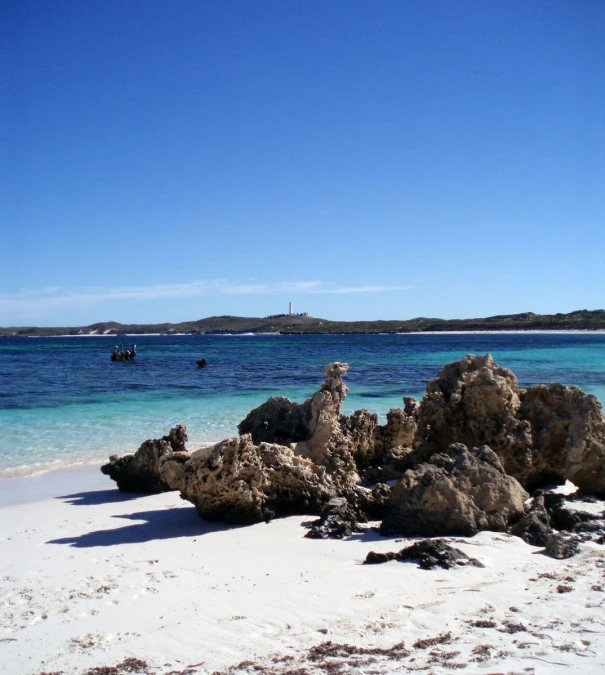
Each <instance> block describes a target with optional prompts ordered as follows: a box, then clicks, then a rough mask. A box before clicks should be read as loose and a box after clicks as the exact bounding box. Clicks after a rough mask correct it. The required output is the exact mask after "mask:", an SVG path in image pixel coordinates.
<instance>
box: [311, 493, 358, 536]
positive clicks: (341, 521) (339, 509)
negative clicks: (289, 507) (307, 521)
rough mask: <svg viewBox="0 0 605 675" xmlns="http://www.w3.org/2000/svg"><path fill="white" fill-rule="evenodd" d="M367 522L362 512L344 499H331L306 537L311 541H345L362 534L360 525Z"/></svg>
mask: <svg viewBox="0 0 605 675" xmlns="http://www.w3.org/2000/svg"><path fill="white" fill-rule="evenodd" d="M365 522H367V520H366V517H365V515H364V513H363V512H362V511H360V510H359V509H357V508H355V507H354V506H352V505H351V504H350V503H349V502H348V501H347V500H346V499H345V498H344V497H338V498H335V499H331V500H330V501H329V502H328V503H327V504H326V505H325V506H324V507H323V509H322V511H321V514H320V518H319V520H316V521H315V522H314V523H312V525H311V529H310V530H309V532H307V534H306V535H305V537H307V538H309V539H327V538H330V539H343V538H344V537H350V536H351V535H352V534H353V533H355V532H361V531H362V528H361V527H360V526H359V523H365Z"/></svg>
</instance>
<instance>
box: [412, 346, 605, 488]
mask: <svg viewBox="0 0 605 675" xmlns="http://www.w3.org/2000/svg"><path fill="white" fill-rule="evenodd" d="M415 419H416V421H417V429H416V435H415V438H414V443H413V445H414V452H413V453H412V454H410V455H408V456H406V462H408V464H414V463H417V462H419V461H423V460H425V459H427V458H428V457H430V456H431V455H433V454H435V453H439V452H443V451H444V450H445V449H446V448H447V447H448V446H449V444H451V443H464V444H465V445H467V446H468V447H477V446H480V445H488V446H489V447H490V448H491V449H492V450H493V451H494V452H495V453H496V454H497V455H498V456H499V457H500V459H501V461H502V464H503V466H504V469H505V471H506V473H508V474H509V475H511V476H514V477H515V478H516V479H517V480H518V481H519V482H520V483H521V484H522V485H523V486H524V487H525V488H527V489H534V488H536V487H540V486H541V485H544V484H547V483H549V482H553V481H554V482H558V483H562V482H564V481H565V480H570V481H572V482H573V483H574V484H575V485H577V486H578V487H579V488H580V489H581V490H583V491H585V492H587V493H591V494H596V495H601V496H605V421H604V419H603V415H602V411H601V405H600V403H599V402H598V401H597V399H596V398H595V397H594V396H591V395H589V394H585V393H584V392H582V391H581V390H579V389H577V388H576V387H565V386H563V385H561V384H551V385H548V386H545V385H540V386H538V387H531V388H528V389H526V390H524V389H520V388H519V386H518V382H517V378H516V376H515V375H514V373H513V372H512V371H510V370H508V369H507V368H502V367H500V366H498V364H496V363H495V362H494V360H493V359H492V357H491V356H490V355H489V354H486V355H485V356H473V355H468V356H465V357H464V358H463V359H462V360H460V361H457V362H455V363H451V364H449V365H447V366H445V367H444V368H443V370H442V371H441V372H440V373H439V375H438V376H437V378H435V379H434V380H432V381H431V382H429V384H428V385H427V394H426V395H425V396H424V398H423V399H422V401H421V403H420V405H419V408H418V410H417V412H416V413H415Z"/></svg>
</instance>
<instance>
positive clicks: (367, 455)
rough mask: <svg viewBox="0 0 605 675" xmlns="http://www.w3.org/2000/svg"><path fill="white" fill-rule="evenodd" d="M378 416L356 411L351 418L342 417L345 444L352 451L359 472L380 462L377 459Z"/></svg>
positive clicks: (365, 411) (364, 411)
mask: <svg viewBox="0 0 605 675" xmlns="http://www.w3.org/2000/svg"><path fill="white" fill-rule="evenodd" d="M378 428H379V427H378V415H375V414H373V413H369V412H368V411H367V410H356V411H355V412H354V413H353V414H352V415H351V417H344V416H343V417H341V429H342V433H343V437H344V439H343V440H344V443H345V444H346V446H347V447H348V448H349V449H350V452H351V454H352V455H353V459H354V460H355V465H356V467H357V469H358V470H360V469H363V467H366V466H368V465H369V464H372V463H375V462H376V461H380V459H377V457H376V433H377V430H378Z"/></svg>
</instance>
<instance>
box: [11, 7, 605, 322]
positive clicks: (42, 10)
mask: <svg viewBox="0 0 605 675" xmlns="http://www.w3.org/2000/svg"><path fill="white" fill-rule="evenodd" d="M604 35H605V2H603V0H593V1H590V0H584V1H583V0H577V1H571V0H566V1H564V2H563V1H558V0H544V1H540V0H535V1H532V0H507V1H502V2H489V1H486V0H482V1H480V2H475V1H472V0H460V1H453V0H440V1H431V0H405V1H404V0H377V1H374V0H339V1H337V0H321V1H320V0H304V1H295V0H279V1H273V0H245V1H244V0H242V1H239V0H221V1H214V0H192V1H188V0H177V1H174V2H166V1H163V0H145V1H140V2H135V1H132V0H104V1H103V2H82V1H61V0H55V1H53V2H48V1H36V2H30V1H28V0H4V1H3V2H1V3H0V59H1V60H0V96H1V99H0V146H1V148H2V151H1V153H0V219H1V223H0V225H1V230H0V246H1V252H2V265H1V266H0V325H4V326H8V325H25V324H30V325H41V326H44V325H86V324H89V323H92V322H96V321H110V320H114V321H121V322H158V321H172V322H176V321H183V320H193V319H199V318H203V317H205V316H211V315H216V314H235V315H240V316H265V315H267V314H274V313H278V312H285V311H287V307H288V302H289V301H290V300H292V302H293V304H294V310H295V311H301V312H302V311H305V312H308V313H309V314H310V315H312V316H319V317H324V318H327V319H345V320H355V319H392V318H398V319H404V318H412V317H415V316H433V317H443V318H453V317H458V318H463V317H475V316H489V315H494V314H501V313H512V312H522V311H534V312H539V313H550V312H567V311H571V310H574V309H583V308H587V309H597V308H603V307H604V306H605V297H604V291H605V260H604V254H605V39H604Z"/></svg>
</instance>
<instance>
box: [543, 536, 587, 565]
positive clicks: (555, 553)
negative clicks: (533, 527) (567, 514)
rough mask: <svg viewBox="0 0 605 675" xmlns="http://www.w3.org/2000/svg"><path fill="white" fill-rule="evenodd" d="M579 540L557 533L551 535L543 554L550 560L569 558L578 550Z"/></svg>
mask: <svg viewBox="0 0 605 675" xmlns="http://www.w3.org/2000/svg"><path fill="white" fill-rule="evenodd" d="M579 543H580V542H579V539H578V538H577V537H575V536H571V537H570V536H568V535H564V534H561V533H560V532H559V533H555V534H551V535H550V537H549V538H548V540H547V542H546V546H545V552H546V553H547V554H548V555H549V556H550V557H551V558H557V560H562V559H564V558H571V557H572V556H574V555H575V554H576V553H577V552H578V550H579Z"/></svg>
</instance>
